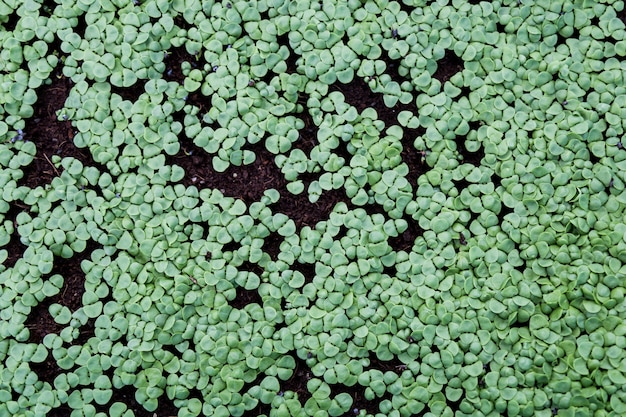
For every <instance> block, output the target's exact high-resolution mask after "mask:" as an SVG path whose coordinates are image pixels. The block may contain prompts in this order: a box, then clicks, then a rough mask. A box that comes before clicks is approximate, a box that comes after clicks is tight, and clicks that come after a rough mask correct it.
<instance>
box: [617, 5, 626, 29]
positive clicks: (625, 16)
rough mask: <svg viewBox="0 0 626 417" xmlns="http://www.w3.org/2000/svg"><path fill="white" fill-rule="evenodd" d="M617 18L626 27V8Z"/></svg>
mask: <svg viewBox="0 0 626 417" xmlns="http://www.w3.org/2000/svg"><path fill="white" fill-rule="evenodd" d="M617 18H618V19H620V20H621V21H622V22H624V24H625V25H626V8H623V9H622V10H620V11H619V12H617Z"/></svg>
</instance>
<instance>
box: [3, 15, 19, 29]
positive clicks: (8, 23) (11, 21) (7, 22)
mask: <svg viewBox="0 0 626 417" xmlns="http://www.w3.org/2000/svg"><path fill="white" fill-rule="evenodd" d="M19 20H20V17H19V16H18V14H17V12H16V11H13V13H11V14H10V15H8V16H2V17H0V22H1V23H2V26H3V27H4V30H5V31H7V32H13V31H14V30H15V27H16V26H17V22H18V21H19Z"/></svg>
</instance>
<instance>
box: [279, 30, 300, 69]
mask: <svg viewBox="0 0 626 417" xmlns="http://www.w3.org/2000/svg"><path fill="white" fill-rule="evenodd" d="M276 42H278V45H279V46H282V45H284V46H286V47H287V49H288V50H289V56H288V57H287V60H286V61H285V63H286V64H287V71H286V72H287V74H296V73H297V72H298V65H297V61H298V58H299V56H298V54H296V53H295V52H294V50H293V48H292V47H291V44H290V43H289V33H288V32H285V33H283V34H282V35H280V36H277V37H276Z"/></svg>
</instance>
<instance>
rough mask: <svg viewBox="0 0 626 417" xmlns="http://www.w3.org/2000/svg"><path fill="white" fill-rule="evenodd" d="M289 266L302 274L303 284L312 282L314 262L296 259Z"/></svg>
mask: <svg viewBox="0 0 626 417" xmlns="http://www.w3.org/2000/svg"><path fill="white" fill-rule="evenodd" d="M290 267H291V269H292V270H294V271H298V272H300V273H301V274H302V275H304V285H306V284H310V283H312V282H313V278H315V264H308V263H303V262H300V261H298V260H297V259H296V261H295V262H294V263H293V264H291V266H290Z"/></svg>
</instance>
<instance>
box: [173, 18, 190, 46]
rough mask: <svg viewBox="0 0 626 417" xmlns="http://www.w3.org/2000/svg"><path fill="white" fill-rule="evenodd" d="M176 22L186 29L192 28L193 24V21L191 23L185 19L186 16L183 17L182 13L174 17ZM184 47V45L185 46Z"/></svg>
mask: <svg viewBox="0 0 626 417" xmlns="http://www.w3.org/2000/svg"><path fill="white" fill-rule="evenodd" d="M174 24H175V25H176V26H178V27H179V28H180V29H185V30H189V29H191V28H192V27H194V26H193V23H189V22H188V21H187V20H185V18H184V17H183V15H182V13H181V14H180V15H178V16H176V17H174ZM183 49H184V47H183Z"/></svg>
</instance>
